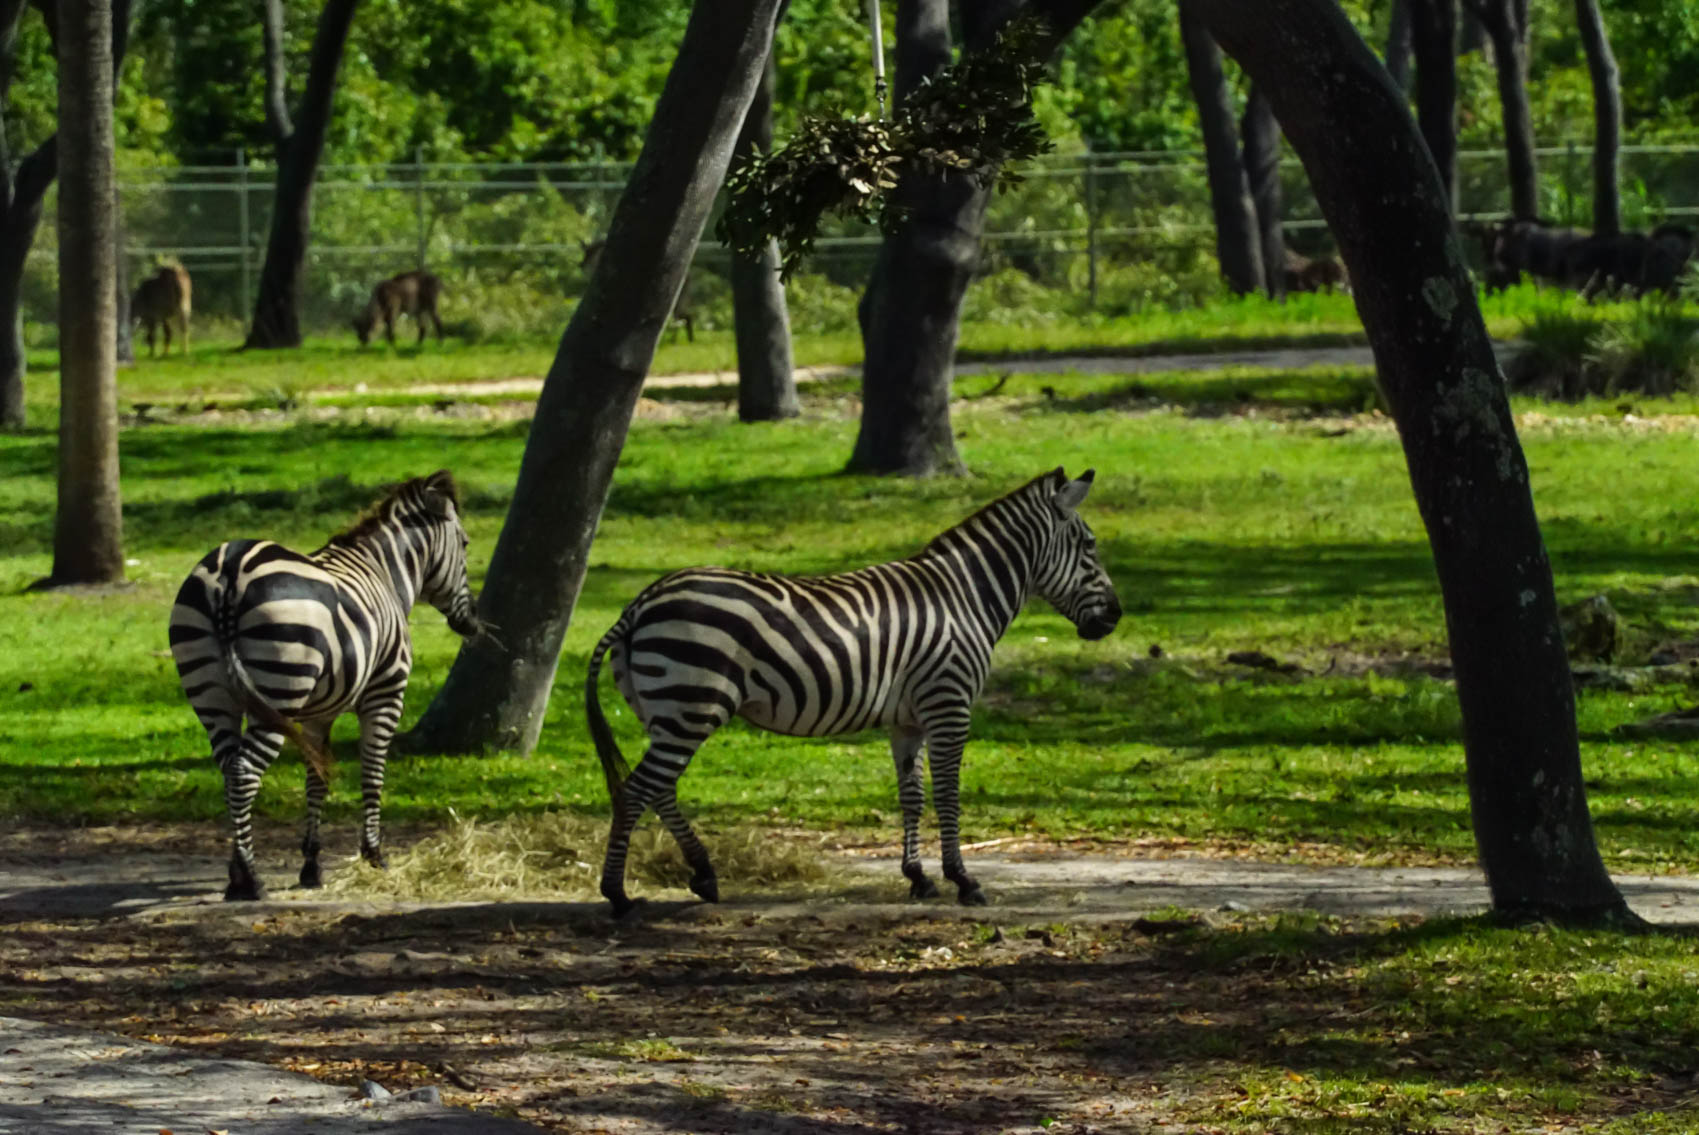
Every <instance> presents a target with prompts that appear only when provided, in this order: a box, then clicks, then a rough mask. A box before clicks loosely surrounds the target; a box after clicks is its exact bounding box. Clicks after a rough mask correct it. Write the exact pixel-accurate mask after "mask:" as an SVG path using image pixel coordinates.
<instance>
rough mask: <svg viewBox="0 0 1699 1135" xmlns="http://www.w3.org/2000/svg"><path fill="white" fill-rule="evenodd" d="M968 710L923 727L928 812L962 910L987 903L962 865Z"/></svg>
mask: <svg viewBox="0 0 1699 1135" xmlns="http://www.w3.org/2000/svg"><path fill="white" fill-rule="evenodd" d="M967 730H968V710H967V707H965V706H964V707H962V709H961V710H960V712H959V713H952V714H950V715H949V716H948V717H945V718H943V719H941V720H936V721H932V722H928V723H927V727H926V755H927V760H928V762H929V763H930V764H931V766H932V809H933V811H935V812H937V813H938V842H939V843H940V844H942V846H943V852H944V878H946V879H948V880H950V882H952V883H954V884H955V885H956V900H957V901H958V902H960V903H961V904H962V905H963V906H985V905H986V904H987V902H988V901H989V900H988V899H987V898H986V897H985V892H984V891H983V890H981V889H980V886H979V884H978V883H976V882H974V880H973V877H972V876H971V875H969V874H968V873H967V868H966V867H965V866H964V865H963V864H962V843H961V831H960V823H961V797H960V782H961V771H962V748H963V746H964V745H965V744H966V743H967Z"/></svg>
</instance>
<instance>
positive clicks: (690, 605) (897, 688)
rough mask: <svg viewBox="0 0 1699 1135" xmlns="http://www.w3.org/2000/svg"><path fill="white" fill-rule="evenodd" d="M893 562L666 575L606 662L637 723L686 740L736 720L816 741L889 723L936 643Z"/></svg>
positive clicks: (911, 584) (635, 606)
mask: <svg viewBox="0 0 1699 1135" xmlns="http://www.w3.org/2000/svg"><path fill="white" fill-rule="evenodd" d="M899 567H900V565H892V564H886V565H880V567H878V568H868V569H863V570H861V571H858V572H851V573H847V574H845V575H836V576H817V577H797V578H792V577H787V576H778V575H761V574H755V573H749V572H739V571H733V570H730V569H724V568H697V569H692V570H689V571H683V572H675V573H674V574H672V575H669V576H666V577H665V578H663V579H661V580H659V581H657V582H656V583H655V584H654V585H652V586H651V587H650V588H649V589H648V590H646V591H645V592H644V593H643V594H642V595H640V596H638V598H637V599H636V600H635V601H633V603H632V605H631V607H630V608H629V609H628V610H627V613H626V618H627V619H629V620H630V622H629V630H628V632H627V634H626V636H625V639H624V642H623V643H622V644H621V649H619V650H618V651H616V653H615V656H614V658H613V663H614V668H615V673H616V675H618V676H619V681H620V687H621V690H622V692H624V693H625V695H626V698H627V700H628V701H630V702H631V704H632V706H633V708H634V709H636V711H637V712H638V714H639V716H640V717H642V718H643V720H644V721H645V722H647V723H651V724H653V723H655V722H657V721H658V722H660V723H661V726H662V727H663V728H671V729H672V730H673V731H675V732H678V733H680V734H682V735H686V736H689V735H696V734H700V733H704V732H711V731H712V730H713V728H715V727H716V726H718V725H719V724H722V723H724V721H726V720H728V719H729V718H730V717H732V716H734V715H737V716H742V717H744V718H745V719H747V720H748V721H750V722H751V723H753V724H755V725H758V726H760V727H762V728H764V729H770V730H772V731H774V732H778V733H788V734H793V735H798V736H814V737H818V736H826V735H830V734H837V733H847V732H853V731H856V730H860V729H866V728H869V727H872V726H876V725H890V724H893V723H894V722H897V721H898V720H900V719H902V718H903V717H905V716H906V713H905V711H904V709H903V702H904V697H903V695H904V693H905V691H906V689H907V688H908V684H909V681H910V680H911V679H912V677H913V676H914V675H915V673H916V665H915V663H916V661H917V659H920V658H922V657H923V656H924V655H925V654H926V653H927V649H925V648H931V647H935V646H936V645H937V643H938V641H939V640H940V638H941V637H942V636H941V632H940V628H939V625H938V624H939V620H938V619H937V618H936V617H935V615H936V613H935V611H934V609H933V607H932V606H930V605H928V604H925V603H916V602H912V601H910V600H912V597H913V595H914V594H915V592H916V590H917V587H916V584H915V581H914V580H913V579H906V580H905V578H904V575H903V573H902V572H901V571H899V570H897V569H898V568H899Z"/></svg>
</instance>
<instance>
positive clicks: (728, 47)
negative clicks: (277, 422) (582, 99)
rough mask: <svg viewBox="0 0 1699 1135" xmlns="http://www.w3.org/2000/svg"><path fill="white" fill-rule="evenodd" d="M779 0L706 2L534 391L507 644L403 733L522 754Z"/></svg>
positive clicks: (494, 601)
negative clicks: (593, 266)
mask: <svg viewBox="0 0 1699 1135" xmlns="http://www.w3.org/2000/svg"><path fill="white" fill-rule="evenodd" d="M780 2H781V0H698V3H696V4H695V5H694V6H693V7H692V9H691V15H690V22H689V25H688V26H687V27H686V29H685V33H684V41H683V43H682V44H681V45H680V47H679V53H678V58H677V60H676V62H674V64H673V67H672V72H671V74H670V75H668V77H667V82H666V86H665V89H664V90H663V91H662V92H661V98H660V101H659V102H658V103H657V104H656V106H655V114H654V117H653V118H652V119H651V120H650V123H649V131H648V134H647V136H646V137H645V138H644V141H643V150H642V153H641V154H639V155H638V158H637V164H636V165H635V166H634V167H633V169H632V172H631V178H630V180H629V181H627V183H626V188H625V191H624V193H622V194H621V195H620V199H619V204H618V205H617V206H615V208H614V214H613V218H612V221H611V223H610V225H609V228H608V236H607V243H606V244H605V246H604V249H603V252H604V255H603V256H602V257H601V258H600V260H599V262H598V263H597V266H596V269H595V271H594V272H593V273H592V274H591V277H590V284H589V288H588V290H587V291H586V292H585V294H584V298H583V300H582V301H581V302H580V303H579V305H578V308H577V310H576V311H575V312H574V313H573V315H572V321H571V322H570V323H569V324H568V325H567V328H566V333H565V334H564V335H563V336H562V337H561V341H560V348H559V350H558V351H557V352H556V354H555V360H554V363H553V365H552V366H551V367H550V368H549V373H548V376H547V378H546V379H545V380H544V383H543V390H542V393H541V394H540V395H539V396H538V399H537V414H536V418H535V419H534V421H533V422H532V424H531V432H530V435H529V440H528V441H527V442H526V445H525V455H524V457H523V458H522V460H521V462H520V467H519V483H518V486H517V487H516V488H515V490H514V495H513V503H512V504H511V505H510V506H509V509H508V515H507V523H506V524H504V525H503V527H502V533H501V537H500V539H499V540H498V541H497V542H496V548H495V553H494V555H493V557H492V558H491V560H490V571H489V576H488V579H487V581H486V584H485V587H484V592H483V595H482V597H481V598H480V601H479V608H478V609H479V614H480V616H481V617H482V618H483V619H484V620H485V621H487V622H490V623H493V624H495V625H496V627H497V628H499V629H498V630H497V632H496V633H497V635H498V636H499V637H500V639H501V645H500V646H495V645H492V644H491V643H489V642H488V641H486V640H474V641H472V642H469V643H467V644H466V645H465V646H464V647H463V648H462V649H461V651H460V656H459V657H458V658H457V659H455V663H454V667H453V669H452V670H451V671H450V672H449V675H448V680H447V682H446V684H445V685H444V686H443V689H442V691H441V693H439V694H438V695H437V698H436V700H435V701H433V702H432V703H431V706H430V708H429V709H428V710H427V711H426V713H425V716H424V718H423V719H422V720H421V721H420V722H419V724H418V726H417V727H415V728H414V730H413V731H412V732H411V733H410V734H409V735H408V738H407V744H408V745H409V747H411V748H415V749H423V750H429V751H433V752H477V751H482V750H488V749H495V748H502V749H519V750H522V751H527V752H528V751H529V750H530V749H531V748H532V747H533V746H534V745H535V744H536V741H537V732H538V730H539V729H541V728H542V724H543V712H544V710H545V709H546V708H547V707H548V701H549V691H550V689H551V687H552V686H553V683H554V674H555V668H556V666H557V664H558V663H559V660H560V646H561V642H562V640H563V639H564V637H565V635H566V629H567V626H568V624H569V623H570V622H571V619H572V608H573V604H574V603H575V602H576V601H577V598H578V591H579V588H580V587H581V586H582V585H583V582H584V571H585V567H586V565H587V562H588V558H589V552H590V542H591V538H592V537H593V536H594V535H595V532H596V525H597V522H598V521H599V520H600V518H601V514H602V508H603V505H604V504H605V502H606V501H607V496H608V486H609V484H610V483H611V481H612V478H613V471H614V466H615V464H616V463H617V462H618V460H619V454H620V449H621V447H622V446H623V445H624V443H625V436H626V431H627V430H628V429H629V427H630V424H631V414H632V410H633V409H634V408H635V407H636V404H637V395H638V392H639V391H640V390H641V389H642V387H643V379H644V377H645V375H646V373H647V371H648V368H649V364H650V362H651V360H652V359H653V358H654V353H655V345H656V343H657V342H659V340H660V337H661V331H662V329H663V328H665V327H666V324H667V320H668V318H669V316H670V314H671V312H672V307H673V302H674V301H675V300H676V299H677V298H678V293H679V289H680V288H681V286H682V285H683V283H684V275H685V272H686V271H687V270H688V268H689V265H690V256H691V252H692V250H693V249H695V247H696V244H697V241H698V240H700V239H701V236H702V228H703V226H704V225H705V224H706V223H707V219H708V212H709V210H710V208H711V207H712V205H713V202H714V197H715V194H716V193H718V192H719V188H720V185H721V184H722V183H723V182H724V181H725V175H726V169H727V167H728V165H729V164H730V161H731V153H732V147H733V144H734V143H735V141H736V139H737V134H738V130H739V128H740V127H741V125H742V124H743V121H744V118H745V116H746V114H747V113H748V110H749V104H750V102H751V101H752V100H753V98H754V95H755V88H756V85H757V84H758V83H759V82H760V81H761V70H762V68H763V67H764V66H765V65H766V60H767V55H768V52H769V51H770V50H771V48H772V40H773V25H774V21H775V17H776V15H777V12H778V7H779V4H780Z"/></svg>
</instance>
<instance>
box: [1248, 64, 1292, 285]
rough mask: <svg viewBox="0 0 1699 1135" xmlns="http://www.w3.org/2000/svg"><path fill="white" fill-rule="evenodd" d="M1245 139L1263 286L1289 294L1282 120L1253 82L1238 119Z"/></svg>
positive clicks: (1249, 185)
mask: <svg viewBox="0 0 1699 1135" xmlns="http://www.w3.org/2000/svg"><path fill="white" fill-rule="evenodd" d="M1239 135H1240V137H1242V138H1243V139H1244V145H1243V150H1242V157H1243V160H1244V165H1245V181H1246V184H1247V185H1248V187H1249V189H1250V193H1251V205H1252V206H1253V207H1254V208H1255V210H1256V221H1257V245H1258V247H1259V248H1260V249H1261V251H1262V278H1263V289H1264V290H1265V291H1266V292H1267V293H1268V298H1269V299H1272V300H1277V299H1281V298H1283V297H1284V296H1285V295H1286V234H1285V231H1284V227H1283V226H1282V224H1281V222H1280V208H1281V205H1280V124H1279V123H1278V122H1276V121H1275V120H1274V108H1273V107H1272V106H1270V105H1269V102H1268V96H1267V95H1265V94H1263V93H1262V91H1261V90H1259V89H1258V88H1257V86H1256V85H1255V84H1254V83H1253V84H1252V85H1251V89H1250V91H1249V92H1248V93H1247V94H1246V96H1245V114H1244V117H1243V118H1241V119H1240V120H1239Z"/></svg>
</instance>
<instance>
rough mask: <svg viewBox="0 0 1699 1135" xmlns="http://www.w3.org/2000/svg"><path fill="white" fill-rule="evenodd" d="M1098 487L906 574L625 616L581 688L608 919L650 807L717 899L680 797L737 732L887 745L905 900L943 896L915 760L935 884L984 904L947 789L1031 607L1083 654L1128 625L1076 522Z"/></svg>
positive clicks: (754, 578)
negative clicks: (632, 755) (1060, 627)
mask: <svg viewBox="0 0 1699 1135" xmlns="http://www.w3.org/2000/svg"><path fill="white" fill-rule="evenodd" d="M1091 478H1092V472H1091V470H1087V471H1086V472H1085V474H1084V475H1083V476H1081V477H1080V478H1079V479H1078V480H1077V481H1070V480H1068V477H1067V475H1066V474H1065V473H1063V472H1062V470H1061V469H1059V468H1058V469H1056V470H1054V471H1053V472H1050V473H1046V474H1044V475H1043V476H1041V477H1039V478H1037V479H1035V480H1033V481H1031V482H1029V483H1028V484H1026V485H1023V486H1022V487H1021V488H1019V489H1016V490H1015V491H1014V492H1012V493H1010V494H1009V495H1008V496H1006V497H1003V498H1002V499H1001V500H998V501H995V502H993V503H992V504H990V505H987V506H986V507H985V508H983V509H981V510H980V511H979V512H977V513H975V514H974V515H972V516H970V517H968V518H967V519H966V520H964V521H962V522H961V523H960V524H958V525H956V526H955V527H954V528H951V529H950V530H949V531H947V532H945V533H943V534H942V535H940V536H938V537H936V538H935V539H934V540H933V541H932V542H931V543H930V544H928V545H927V546H926V547H925V548H924V549H923V550H922V551H921V552H920V554H918V555H916V556H911V557H910V558H908V559H906V560H897V561H896V562H894V563H888V564H878V565H875V566H873V567H866V568H862V569H861V570H860V571H852V572H848V573H845V574H843V575H825V576H814V577H805V578H791V577H787V576H782V575H762V574H756V573H753V572H744V571H732V570H729V569H726V568H692V569H688V570H685V571H678V572H674V573H672V574H671V575H668V576H665V577H663V578H661V579H659V580H657V581H656V582H654V583H652V584H650V585H649V587H648V588H647V589H645V590H644V591H643V593H642V594H640V595H638V596H637V598H636V599H634V600H632V602H631V604H630V606H628V607H626V609H625V611H624V612H623V613H622V614H621V615H620V617H619V621H618V622H616V623H614V625H613V627H612V628H611V629H610V630H609V631H608V633H607V634H605V635H603V636H602V641H601V642H599V643H597V644H596V649H595V652H594V653H593V654H592V655H591V656H590V672H589V677H588V679H587V680H586V682H585V687H584V702H585V710H586V713H587V714H588V716H589V721H590V735H591V736H592V737H593V738H594V739H595V742H596V752H597V754H598V755H599V756H600V757H601V761H602V771H603V773H604V774H605V775H606V777H607V782H608V792H609V794H610V795H611V796H612V797H613V805H614V809H613V811H614V819H613V830H612V833H611V834H610V836H609V837H608V850H607V858H606V859H605V860H604V861H603V865H602V894H603V895H605V896H606V897H607V899H608V900H609V901H610V902H612V903H613V907H614V913H615V914H616V915H617V914H624V913H625V912H626V911H628V910H630V909H631V907H632V905H633V903H632V901H631V899H629V898H627V897H626V893H625V857H626V851H627V848H628V846H629V844H630V841H631V832H632V829H633V828H634V827H635V826H636V824H637V821H638V819H639V818H640V817H641V816H642V815H643V812H644V810H645V809H647V808H648V807H649V806H650V805H654V808H655V811H656V812H657V813H658V814H659V815H660V817H661V819H662V821H663V822H665V824H666V825H667V830H668V831H670V832H672V834H673V838H674V839H676V840H677V841H678V844H679V848H680V849H681V850H682V851H683V852H684V857H685V859H686V860H687V861H688V862H689V864H690V867H691V870H692V872H693V876H692V878H691V880H690V889H691V890H692V891H694V892H695V893H696V894H697V895H699V896H701V897H702V898H704V899H706V900H707V901H709V902H716V901H718V899H719V885H718V883H717V881H716V880H715V877H714V867H713V864H712V863H710V862H709V860H708V852H707V849H706V848H704V847H703V846H702V842H701V841H700V840H699V839H697V838H696V833H695V832H693V831H692V830H691V827H690V823H689V821H687V820H686V819H685V818H684V815H683V813H681V812H680V811H679V808H678V797H677V789H678V778H679V777H680V776H682V775H683V774H684V770H685V767H686V766H687V765H688V764H689V763H690V758H691V756H692V755H693V754H694V753H695V752H696V750H697V749H698V748H699V747H700V746H701V745H702V743H703V742H704V741H706V740H707V739H708V737H709V735H710V734H712V733H713V732H714V730H716V729H718V728H719V727H720V726H722V725H724V724H725V723H726V722H728V721H730V720H731V719H732V718H733V717H734V716H741V717H743V718H744V719H745V720H746V721H749V722H751V723H752V724H755V725H758V726H760V727H762V728H763V729H770V730H772V731H773V732H775V733H787V734H790V735H792V736H798V737H825V736H829V735H832V734H837V733H850V732H854V731H856V730H859V729H867V728H870V727H872V726H883V727H885V728H886V729H888V730H890V733H891V755H892V756H893V757H894V758H895V760H896V765H897V788H898V797H899V799H900V800H901V802H902V809H903V874H904V875H906V876H907V877H908V879H909V884H910V885H909V894H910V895H911V896H912V897H914V898H931V897H933V896H935V895H937V893H938V888H937V887H936V886H935V885H934V884H933V883H932V881H931V880H930V879H928V878H927V877H926V872H925V871H924V870H923V869H922V868H921V865H920V813H921V809H922V808H923V806H924V805H925V802H926V790H925V785H924V783H923V776H924V773H923V770H922V767H921V764H920V751H921V748H922V746H923V745H924V746H925V749H926V754H927V763H928V764H929V765H930V766H931V770H932V804H933V808H934V810H935V811H936V812H937V815H938V828H939V836H940V840H941V842H942V844H943V862H944V877H945V878H947V879H949V880H950V881H951V882H952V883H954V884H955V885H956V889H957V893H958V896H959V898H960V900H961V902H962V903H964V904H967V905H982V904H984V902H985V901H986V900H985V893H984V892H983V891H982V890H980V888H979V884H978V883H976V882H974V881H973V879H972V878H971V877H970V876H969V875H968V873H967V870H966V869H965V868H964V867H963V865H962V853H961V844H960V840H959V837H958V834H957V818H958V814H959V806H958V802H957V782H958V775H959V773H960V769H961V758H962V746H963V745H964V744H965V743H966V742H967V733H968V719H969V712H970V709H971V707H972V705H973V701H974V699H975V698H976V697H978V696H979V691H980V689H981V687H982V686H984V684H985V677H986V673H987V671H988V670H989V669H990V665H991V648H992V647H993V646H994V645H995V644H996V642H997V640H998V639H999V638H1001V637H1002V635H1003V632H1004V631H1005V630H1007V629H1008V627H1009V624H1010V623H1011V622H1012V621H1013V620H1014V617H1015V615H1016V614H1017V613H1018V612H1019V611H1020V609H1021V607H1022V605H1023V604H1025V602H1026V600H1027V597H1028V596H1030V595H1035V594H1036V595H1038V596H1040V597H1042V598H1044V599H1046V600H1048V601H1049V602H1050V603H1051V604H1052V605H1053V606H1054V607H1055V608H1056V609H1057V610H1058V611H1060V612H1061V613H1062V614H1063V615H1065V616H1067V617H1068V619H1069V620H1070V621H1071V622H1073V624H1074V626H1075V627H1076V628H1078V630H1079V633H1080V637H1081V638H1087V639H1098V638H1102V637H1103V636H1104V635H1107V634H1108V633H1109V632H1110V631H1112V630H1114V629H1115V624H1116V622H1118V621H1119V620H1120V618H1121V604H1120V602H1119V601H1118V600H1117V599H1116V598H1115V590H1114V586H1113V585H1112V584H1111V583H1110V580H1109V576H1108V574H1107V573H1106V572H1105V571H1104V570H1103V564H1102V563H1101V562H1100V561H1099V560H1098V557H1097V541H1096V540H1095V539H1094V538H1093V536H1092V534H1091V529H1090V528H1088V527H1086V523H1085V521H1084V520H1082V519H1081V518H1080V516H1079V513H1078V512H1077V511H1075V510H1076V509H1077V508H1078V507H1079V505H1080V502H1081V501H1083V500H1084V499H1085V495H1086V492H1087V490H1088V489H1090V488H1091ZM604 654H605V655H607V656H608V657H609V659H610V660H611V662H612V667H613V672H614V679H615V681H616V682H618V684H619V689H620V693H621V694H623V695H624V696H625V700H626V702H627V703H628V704H630V706H631V708H632V709H633V711H635V712H636V714H637V717H638V720H640V721H641V722H642V723H643V728H644V730H645V732H647V734H648V736H649V748H648V751H647V752H646V753H645V754H644V755H643V759H642V760H641V761H639V762H638V765H637V768H636V770H635V771H633V770H631V769H630V768H629V767H628V766H627V765H626V763H625V758H624V756H623V755H622V754H621V753H620V751H619V746H618V745H617V744H616V743H615V741H614V737H613V733H612V731H611V730H609V728H608V722H607V718H606V717H605V716H604V715H603V713H602V706H601V701H600V699H599V697H598V696H597V690H596V684H597V678H598V676H599V675H600V673H601V667H602V656H603V655H604Z"/></svg>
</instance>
